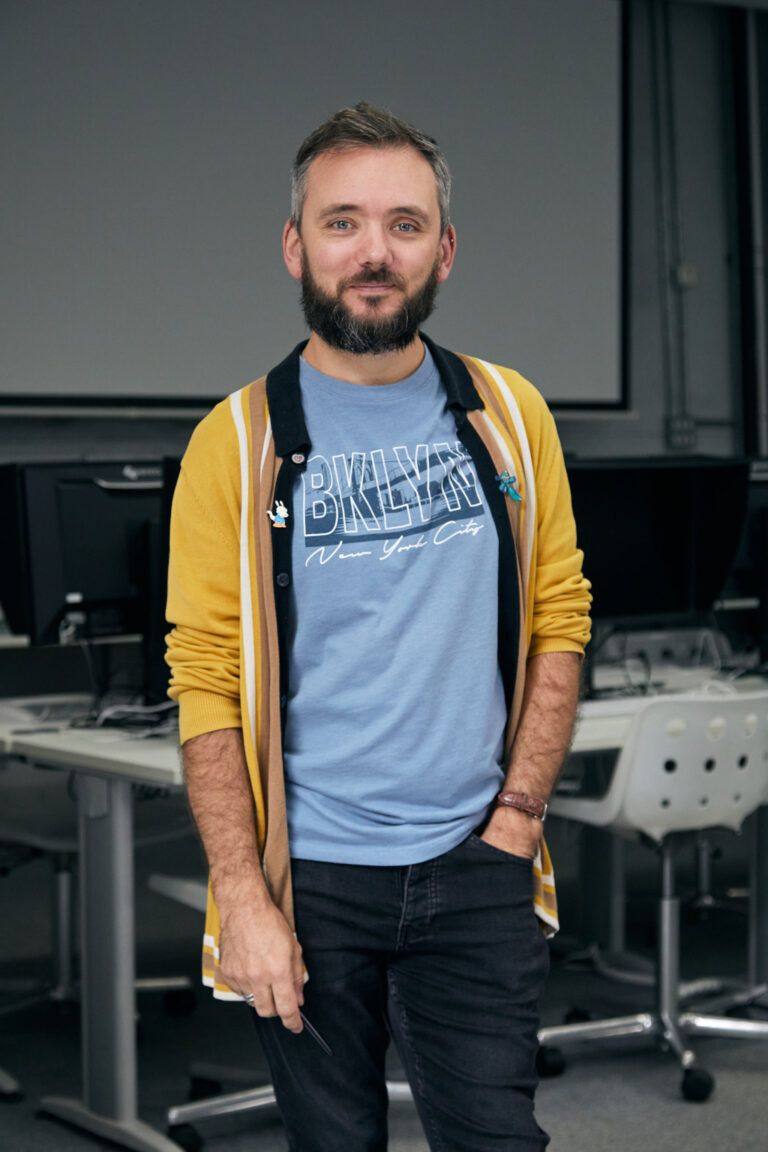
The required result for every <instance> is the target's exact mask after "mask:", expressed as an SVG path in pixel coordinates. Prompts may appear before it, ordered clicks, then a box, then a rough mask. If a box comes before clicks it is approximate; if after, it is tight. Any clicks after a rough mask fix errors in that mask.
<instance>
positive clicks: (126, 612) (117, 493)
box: [0, 461, 163, 644]
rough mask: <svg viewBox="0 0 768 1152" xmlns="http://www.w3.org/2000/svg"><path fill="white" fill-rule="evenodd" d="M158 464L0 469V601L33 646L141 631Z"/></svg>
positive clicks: (159, 480)
mask: <svg viewBox="0 0 768 1152" xmlns="http://www.w3.org/2000/svg"><path fill="white" fill-rule="evenodd" d="M162 492H163V481H162V468H161V465H160V463H159V462H158V461H140V462H131V463H124V462H115V461H108V462H101V463H95V462H90V461H89V462H85V463H82V462H76V461H67V462H60V463H44V464H43V463H41V464H6V465H3V466H1V467H0V539H2V541H3V552H4V559H3V562H2V564H0V604H2V606H3V611H4V613H5V616H6V619H7V621H8V624H9V626H10V628H11V629H12V631H14V632H16V633H19V634H26V635H28V636H29V638H30V641H31V642H32V643H33V644H56V643H60V642H62V641H67V640H74V639H83V640H92V639H96V638H101V637H108V636H123V635H126V634H131V633H141V632H142V631H143V621H144V616H145V570H146V557H145V552H144V549H145V541H146V533H147V525H152V524H158V523H159V515H160V500H161V496H162Z"/></svg>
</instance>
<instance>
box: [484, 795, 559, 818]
mask: <svg viewBox="0 0 768 1152" xmlns="http://www.w3.org/2000/svg"><path fill="white" fill-rule="evenodd" d="M496 806H497V807H498V808H517V810H518V812H525V814H526V816H530V817H531V818H532V819H533V820H541V822H542V824H543V823H544V820H545V818H546V815H547V808H548V807H549V805H548V804H546V803H545V802H544V801H543V800H539V799H537V798H536V797H535V796H528V795H527V794H526V793H525V792H499V794H498V796H497V797H496Z"/></svg>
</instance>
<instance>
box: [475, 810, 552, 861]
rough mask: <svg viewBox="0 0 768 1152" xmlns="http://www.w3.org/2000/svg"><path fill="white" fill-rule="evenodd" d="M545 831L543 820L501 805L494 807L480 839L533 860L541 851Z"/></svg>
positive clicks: (502, 849) (515, 854)
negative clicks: (540, 845)
mask: <svg viewBox="0 0 768 1152" xmlns="http://www.w3.org/2000/svg"><path fill="white" fill-rule="evenodd" d="M543 831H544V825H543V824H542V822H541V820H534V818H533V817H532V816H526V814H525V812H519V811H518V810H517V808H506V807H500V808H494V810H493V813H492V815H491V818H490V820H489V821H488V823H487V824H486V826H485V829H484V830H483V833H482V836H481V837H480V839H481V840H485V841H486V843H487V844H493V846H494V848H500V849H501V851H502V852H511V853H512V855H513V856H525V857H527V858H528V859H529V860H533V859H534V858H535V856H536V854H537V853H538V851H539V844H540V843H541V837H542V835H543Z"/></svg>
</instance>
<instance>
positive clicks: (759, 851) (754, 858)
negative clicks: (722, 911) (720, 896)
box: [748, 806, 768, 988]
mask: <svg viewBox="0 0 768 1152" xmlns="http://www.w3.org/2000/svg"><path fill="white" fill-rule="evenodd" d="M748 835H749V837H750V842H749V854H750V861H749V863H750V869H749V982H750V984H751V985H752V987H753V988H754V987H757V986H758V985H761V984H768V807H766V806H764V807H762V808H758V810H757V812H755V813H754V815H752V816H751V817H750V819H749V829H748Z"/></svg>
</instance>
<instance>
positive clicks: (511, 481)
mask: <svg viewBox="0 0 768 1152" xmlns="http://www.w3.org/2000/svg"><path fill="white" fill-rule="evenodd" d="M496 480H497V481H498V483H499V492H503V493H504V495H505V496H511V498H512V499H513V500H517V501H522V499H523V498H522V496H521V495H520V493H519V492H517V491H516V490H515V487H514V485H515V484H516V483H517V478H516V477H515V476H512V475H511V474H510V473H509V472H502V474H501V476H497V477H496Z"/></svg>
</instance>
